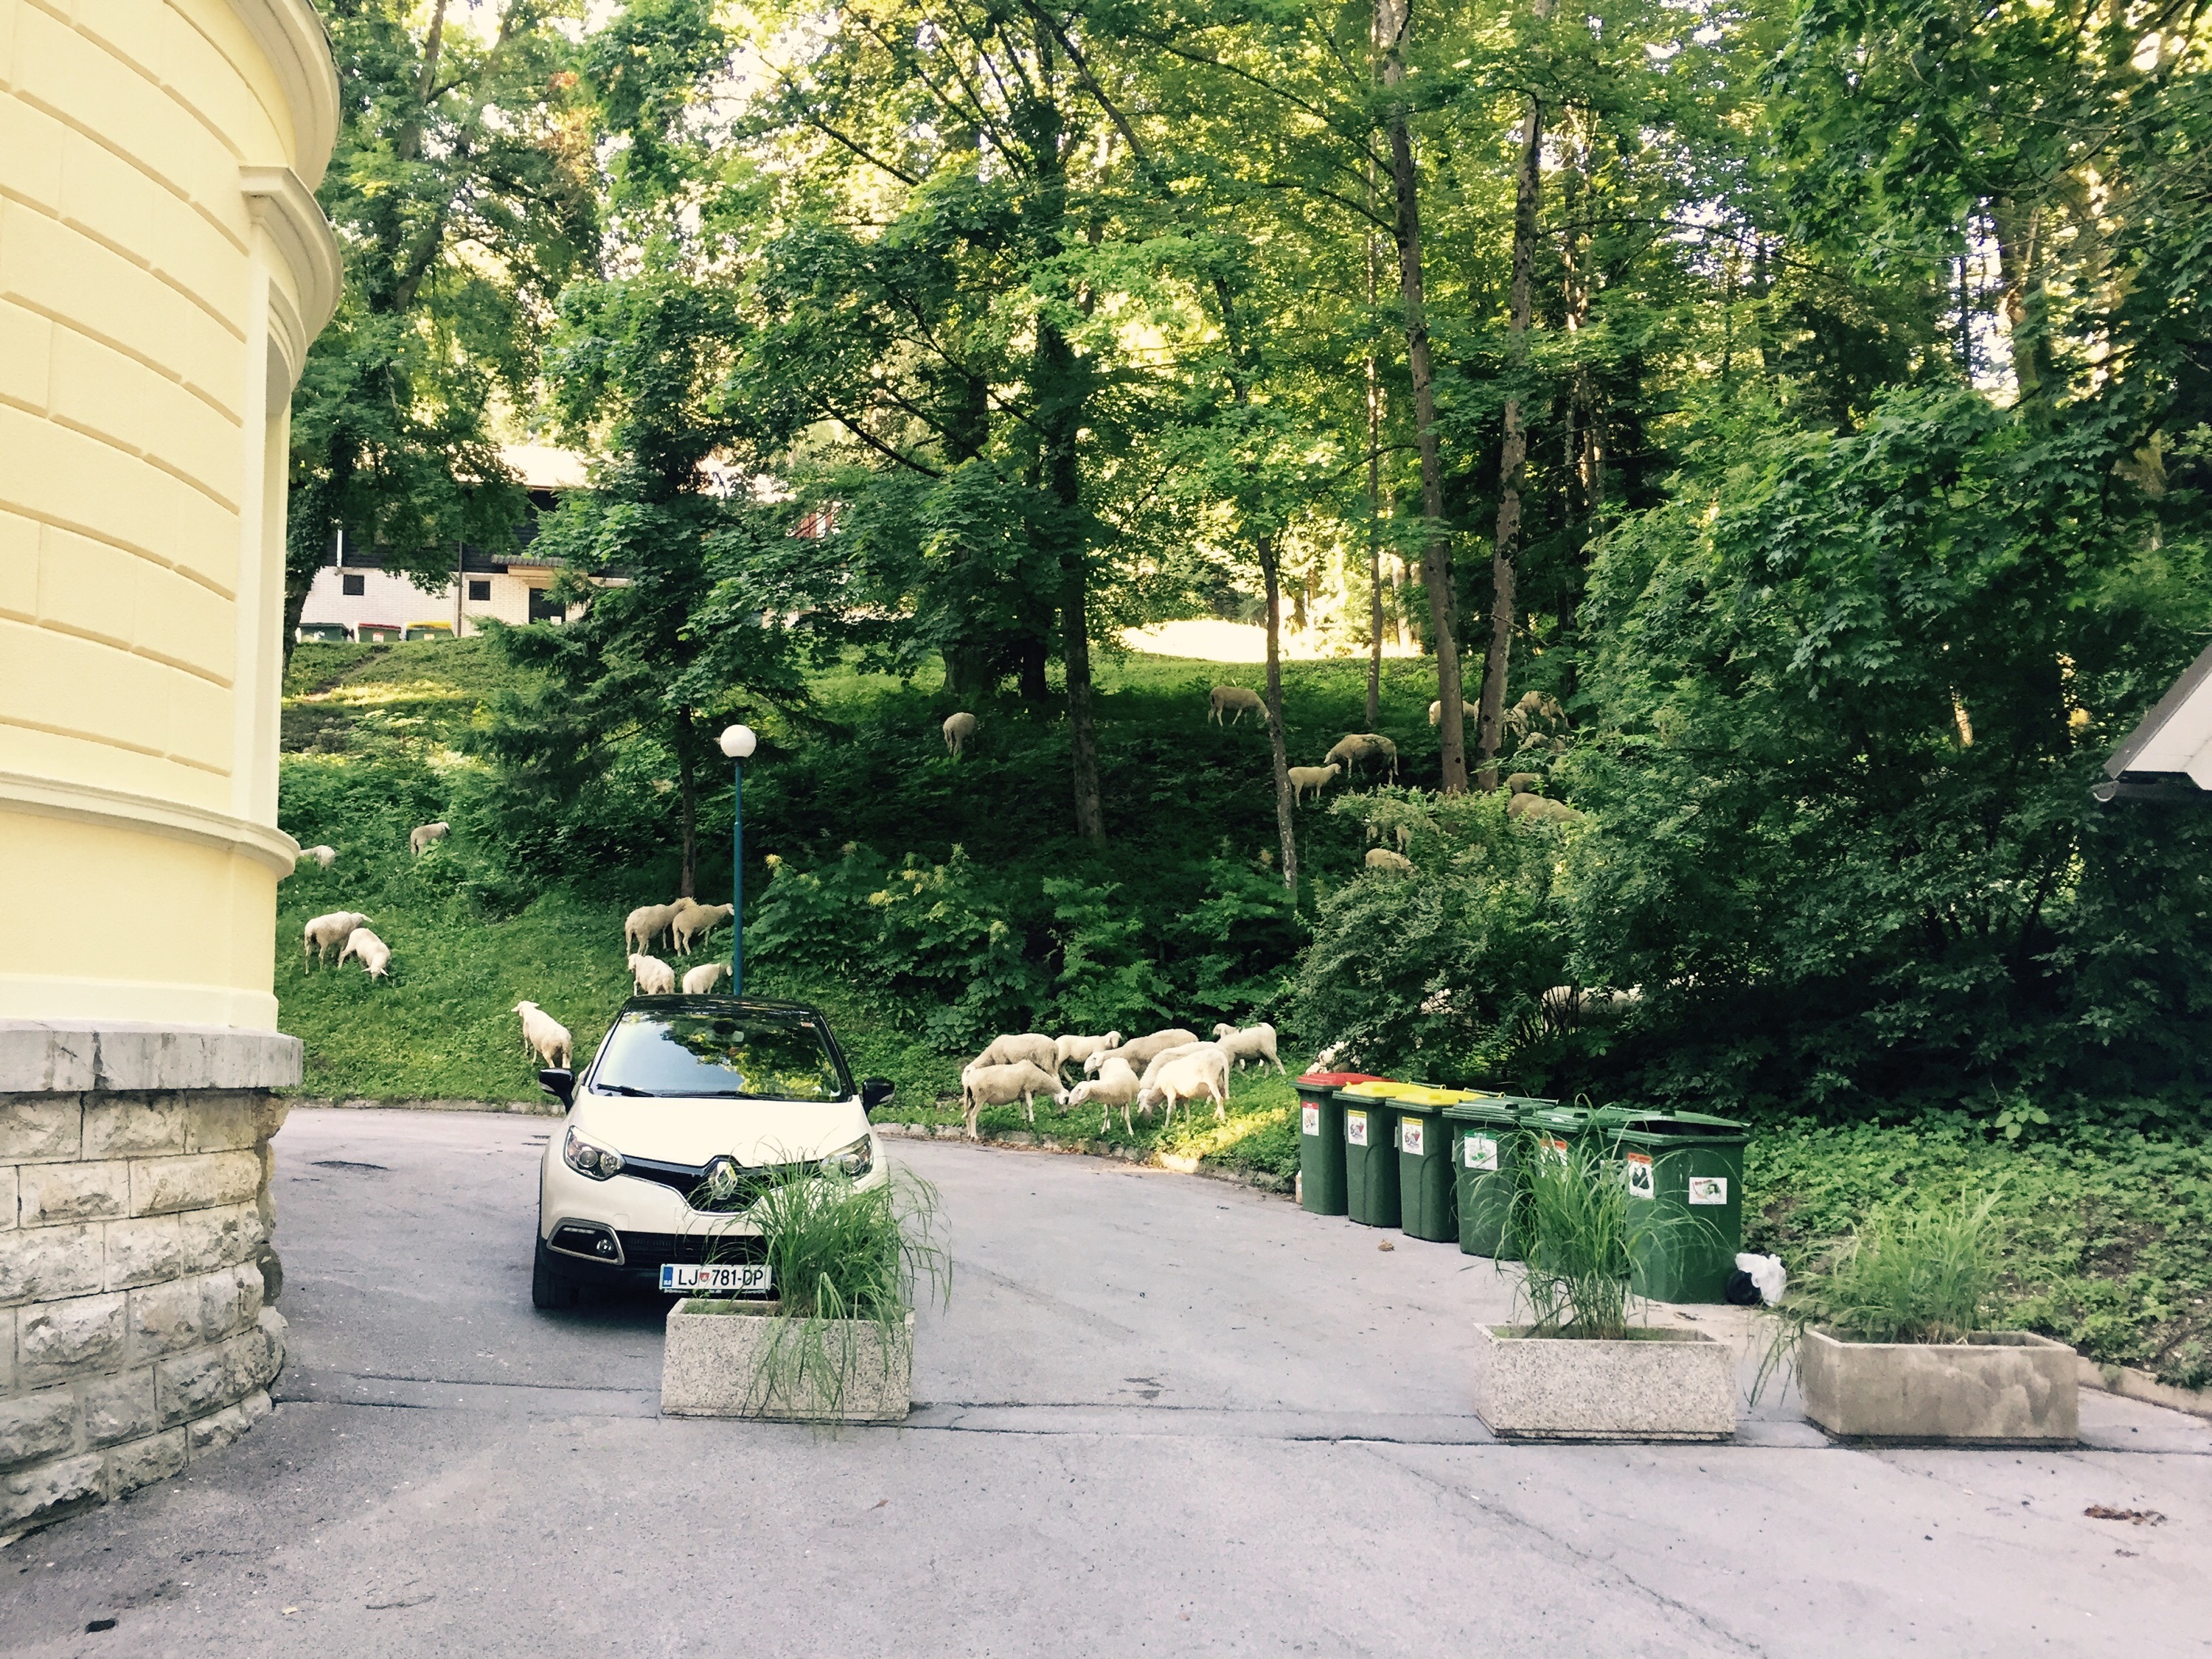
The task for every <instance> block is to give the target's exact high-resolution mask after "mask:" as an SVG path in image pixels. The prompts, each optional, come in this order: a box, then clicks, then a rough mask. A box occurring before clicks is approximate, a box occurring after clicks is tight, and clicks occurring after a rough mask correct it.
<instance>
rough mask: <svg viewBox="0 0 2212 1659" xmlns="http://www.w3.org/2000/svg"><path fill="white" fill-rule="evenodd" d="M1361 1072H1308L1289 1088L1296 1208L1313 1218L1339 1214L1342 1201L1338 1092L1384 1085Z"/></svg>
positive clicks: (1341, 1114) (1341, 1113) (1341, 1117)
mask: <svg viewBox="0 0 2212 1659" xmlns="http://www.w3.org/2000/svg"><path fill="white" fill-rule="evenodd" d="M1388 1081H1389V1079H1387V1078H1378V1077H1372V1076H1370V1075H1369V1074H1368V1073H1365V1072H1309V1073H1306V1074H1305V1075H1304V1077H1302V1078H1300V1079H1298V1080H1297V1082H1296V1083H1295V1084H1293V1085H1291V1086H1292V1087H1293V1088H1295V1089H1297V1091H1298V1207H1299V1208H1300V1209H1302V1210H1305V1211H1308V1212H1310V1213H1312V1214H1314V1215H1342V1214H1343V1213H1344V1209H1345V1198H1344V1108H1343V1106H1342V1105H1340V1103H1338V1101H1337V1098H1336V1091H1338V1090H1339V1089H1343V1088H1348V1087H1350V1086H1351V1085H1352V1084H1355V1083H1384V1082H1388Z"/></svg>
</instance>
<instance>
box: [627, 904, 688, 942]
mask: <svg viewBox="0 0 2212 1659" xmlns="http://www.w3.org/2000/svg"><path fill="white" fill-rule="evenodd" d="M676 915H677V907H676V906H675V905H673V904H641V905H639V906H638V907H637V908H636V909H635V910H633V911H631V912H630V913H629V915H627V916H625V917H623V950H625V951H643V950H647V949H648V948H650V947H651V945H652V944H653V940H655V939H659V937H660V936H661V935H662V934H663V933H666V932H667V931H668V929H669V927H670V925H671V923H673V922H674V921H675V920H676Z"/></svg>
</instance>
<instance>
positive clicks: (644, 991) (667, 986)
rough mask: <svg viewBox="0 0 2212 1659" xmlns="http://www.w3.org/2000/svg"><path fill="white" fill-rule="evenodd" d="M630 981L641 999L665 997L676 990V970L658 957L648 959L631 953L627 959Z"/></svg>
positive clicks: (638, 953) (637, 953)
mask: <svg viewBox="0 0 2212 1659" xmlns="http://www.w3.org/2000/svg"><path fill="white" fill-rule="evenodd" d="M629 974H630V980H631V981H632V982H633V983H634V984H635V985H636V987H637V994H638V995H640V996H641V997H665V996H668V995H671V994H673V993H674V991H675V989H676V970H675V969H673V968H671V967H670V966H669V965H668V964H667V963H665V962H663V961H662V960H661V959H660V958H659V957H648V956H645V955H642V954H641V953H640V952H637V951H632V952H631V953H630V958H629Z"/></svg>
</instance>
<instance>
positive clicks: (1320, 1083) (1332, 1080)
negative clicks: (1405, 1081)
mask: <svg viewBox="0 0 2212 1659" xmlns="http://www.w3.org/2000/svg"><path fill="white" fill-rule="evenodd" d="M1389 1080H1390V1079H1389V1078H1387V1077H1370V1076H1369V1075H1368V1074H1367V1073H1365V1072H1308V1073H1306V1074H1305V1075H1304V1077H1302V1078H1300V1079H1297V1084H1298V1085H1307V1086H1310V1087H1313V1088H1316V1089H1349V1088H1350V1087H1351V1086H1352V1085H1353V1084H1355V1083H1388V1082H1389Z"/></svg>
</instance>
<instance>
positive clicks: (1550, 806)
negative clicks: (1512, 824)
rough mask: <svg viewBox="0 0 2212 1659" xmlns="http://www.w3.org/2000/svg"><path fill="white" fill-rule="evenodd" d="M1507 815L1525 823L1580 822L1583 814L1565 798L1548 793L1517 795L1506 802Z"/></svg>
mask: <svg viewBox="0 0 2212 1659" xmlns="http://www.w3.org/2000/svg"><path fill="white" fill-rule="evenodd" d="M1505 816H1506V817H1509V818H1517V819H1519V820H1520V821H1521V823H1523V824H1530V823H1580V822H1581V821H1582V816H1583V815H1582V814H1581V813H1579V812H1577V811H1575V809H1574V808H1573V807H1571V806H1570V805H1567V804H1566V802H1565V801H1563V800H1553V799H1552V798H1551V797H1550V796H1548V795H1516V796H1514V797H1513V799H1511V800H1509V801H1507V802H1506V803H1505Z"/></svg>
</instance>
